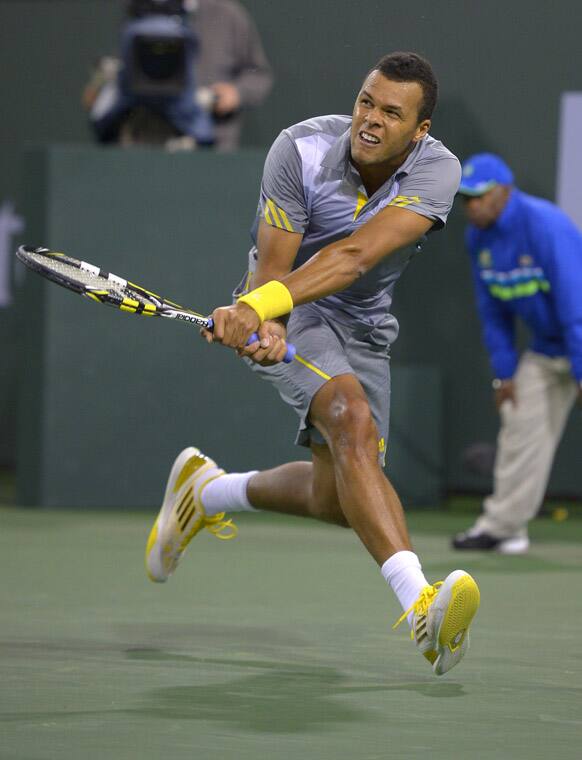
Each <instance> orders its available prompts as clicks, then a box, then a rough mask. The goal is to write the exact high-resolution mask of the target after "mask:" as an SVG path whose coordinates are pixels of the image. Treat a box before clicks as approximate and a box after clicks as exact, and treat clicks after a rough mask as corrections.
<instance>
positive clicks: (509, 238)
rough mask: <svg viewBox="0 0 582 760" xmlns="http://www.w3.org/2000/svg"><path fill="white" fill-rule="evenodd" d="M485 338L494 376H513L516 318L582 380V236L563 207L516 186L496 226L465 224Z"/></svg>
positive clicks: (535, 346) (539, 347) (534, 345)
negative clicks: (570, 364)
mask: <svg viewBox="0 0 582 760" xmlns="http://www.w3.org/2000/svg"><path fill="white" fill-rule="evenodd" d="M466 244H467V248H468V249H469V253H470V255H471V263H472V267H473V274H474V278H475V286H476V289H477V306H478V310H479V315H480V317H481V322H482V325H483V337H484V340H485V345H486V346H487V350H488V351H489V355H490V358H491V364H492V367H493V371H494V373H495V376H496V377H498V378H500V379H506V378H510V377H512V376H513V374H514V372H515V369H516V366H517V361H518V354H517V351H516V347H515V317H521V319H522V320H523V321H524V322H525V324H526V325H527V326H528V328H529V329H530V331H531V333H532V340H531V349H532V350H533V351H536V352H538V353H540V354H545V355H546V356H566V357H568V358H569V359H570V361H571V363H572V374H573V375H574V377H575V378H576V379H577V380H578V381H582V234H581V233H580V232H579V231H578V229H577V227H576V226H575V225H574V224H573V222H572V221H571V220H570V219H569V218H568V217H567V216H566V214H564V212H563V211H561V210H560V209H559V208H558V207H557V206H555V205H554V204H553V203H550V202H549V201H545V200H542V199H541V198H535V197H533V196H532V195H526V193H523V192H521V191H520V190H517V189H513V190H512V192H511V195H510V197H509V200H508V202H507V204H506V206H505V208H504V209H503V211H502V213H501V215H500V217H499V218H498V220H497V221H496V223H495V224H494V225H492V226H491V227H488V228H487V229H484V230H480V229H478V228H476V227H474V226H472V225H469V226H468V227H467V232H466Z"/></svg>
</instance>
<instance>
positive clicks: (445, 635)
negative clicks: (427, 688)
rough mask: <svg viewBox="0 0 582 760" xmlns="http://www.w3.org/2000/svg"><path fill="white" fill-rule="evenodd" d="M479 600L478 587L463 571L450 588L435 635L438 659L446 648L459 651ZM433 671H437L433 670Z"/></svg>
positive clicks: (453, 652)
mask: <svg viewBox="0 0 582 760" xmlns="http://www.w3.org/2000/svg"><path fill="white" fill-rule="evenodd" d="M480 600H481V594H480V592H479V587H478V586H477V584H476V583H475V581H474V579H473V578H472V577H471V576H470V575H469V574H468V573H464V574H463V575H462V576H461V577H460V578H459V579H458V580H456V581H455V583H454V584H453V586H452V588H451V600H450V602H449V604H448V607H447V611H446V612H445V615H444V617H443V620H442V622H441V625H440V628H439V632H438V636H437V641H438V647H439V658H438V659H440V657H441V655H442V652H443V650H444V651H446V650H447V649H448V651H449V652H450V653H451V654H452V655H455V654H457V652H459V650H460V649H461V647H462V645H463V642H464V640H465V638H466V637H467V636H468V634H469V626H470V625H471V622H472V620H473V618H474V617H475V614H476V612H477V610H478V609H479V604H480ZM438 659H437V662H435V668H436V667H437V666H438ZM459 659H460V658H459ZM435 672H437V671H436V670H435ZM439 675H440V674H439Z"/></svg>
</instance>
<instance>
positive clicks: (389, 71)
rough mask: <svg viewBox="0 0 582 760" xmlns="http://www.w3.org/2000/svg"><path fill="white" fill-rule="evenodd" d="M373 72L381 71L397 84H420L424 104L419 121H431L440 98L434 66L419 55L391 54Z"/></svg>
mask: <svg viewBox="0 0 582 760" xmlns="http://www.w3.org/2000/svg"><path fill="white" fill-rule="evenodd" d="M371 71H379V72H380V73H381V74H382V75H383V76H385V77H386V79H392V80H393V81H395V82H418V84H419V85H420V86H421V87H422V93H423V98H422V103H421V104H420V109H419V112H418V121H419V122H420V121H424V120H425V119H430V118H431V116H432V112H433V111H434V109H435V106H436V103H437V97H438V87H439V86H438V82H437V79H436V76H435V74H434V71H433V70H432V66H431V65H430V63H429V62H428V61H427V60H426V58H423V57H422V56H420V55H418V54H417V53H401V52H398V53H389V54H388V55H385V56H384V57H383V58H380V60H379V61H378V63H377V64H376V65H375V66H373V67H372V69H371Z"/></svg>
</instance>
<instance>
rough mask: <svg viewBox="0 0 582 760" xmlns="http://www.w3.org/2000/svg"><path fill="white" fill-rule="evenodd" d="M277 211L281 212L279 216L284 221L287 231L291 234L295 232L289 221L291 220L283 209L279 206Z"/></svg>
mask: <svg viewBox="0 0 582 760" xmlns="http://www.w3.org/2000/svg"><path fill="white" fill-rule="evenodd" d="M277 211H278V212H279V216H280V217H281V219H282V220H283V224H284V225H285V227H286V229H287V230H288V231H289V232H293V227H292V225H291V222H290V221H289V218H288V217H287V214H286V213H285V212H284V211H283V209H282V208H279V206H277Z"/></svg>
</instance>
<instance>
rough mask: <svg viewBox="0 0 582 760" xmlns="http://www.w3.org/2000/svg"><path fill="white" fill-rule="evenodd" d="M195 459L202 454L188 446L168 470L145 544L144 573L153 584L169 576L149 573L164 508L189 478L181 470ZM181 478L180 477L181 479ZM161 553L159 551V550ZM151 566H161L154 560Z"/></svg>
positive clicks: (163, 581)
mask: <svg viewBox="0 0 582 760" xmlns="http://www.w3.org/2000/svg"><path fill="white" fill-rule="evenodd" d="M195 457H202V453H201V452H200V450H199V449H197V448H195V447H194V446H190V447H188V448H187V449H184V451H182V452H180V454H179V455H178V456H177V457H176V459H175V461H174V464H173V465H172V469H171V470H170V475H169V477H168V482H167V485H166V491H165V493H164V500H163V502H162V507H161V509H160V511H159V514H158V516H157V518H156V521H155V523H154V525H153V527H152V529H151V531H150V535H149V537H148V541H147V544H146V553H145V566H146V573H147V576H148V578H149V579H150V581H152V582H153V583H165V582H166V581H167V580H168V578H169V577H170V576H169V575H164V574H162V573H160V574H159V575H153V574H152V572H151V571H150V554H151V552H152V551H153V549H154V547H155V545H156V542H157V539H158V535H159V534H160V533H163V530H164V527H165V523H166V520H164V519H163V518H164V517H165V516H166V515H164V506H165V504H166V502H167V501H168V499H169V498H170V497H171V496H173V495H174V494H175V493H176V492H177V491H179V490H180V487H181V486H182V485H183V482H185V481H186V480H187V477H188V476H189V473H188V474H186V476H185V477H184V476H182V470H183V469H184V468H185V467H186V465H187V464H188V461H189V460H191V459H194V458H195ZM181 476H182V477H181ZM170 513H171V510H168V512H167V514H168V515H169V514H170ZM160 552H161V550H160ZM152 564H155V565H156V566H157V565H160V566H161V565H162V563H161V561H160V562H158V561H157V560H156V559H155V558H152Z"/></svg>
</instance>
